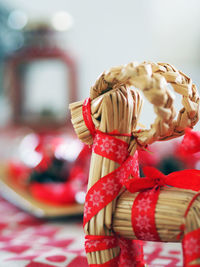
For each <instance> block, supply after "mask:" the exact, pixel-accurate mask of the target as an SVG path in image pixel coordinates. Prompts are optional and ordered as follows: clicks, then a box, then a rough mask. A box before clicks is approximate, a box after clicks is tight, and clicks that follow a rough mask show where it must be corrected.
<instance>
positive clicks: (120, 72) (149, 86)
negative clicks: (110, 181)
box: [90, 62, 199, 151]
mask: <svg viewBox="0 0 200 267" xmlns="http://www.w3.org/2000/svg"><path fill="white" fill-rule="evenodd" d="M168 83H169V84H171V86H172V87H173V89H174V91H175V92H177V93H178V94H180V95H182V105H183V108H182V109H181V110H180V111H179V114H178V117H177V119H175V116H176V112H175V108H174V105H173V102H174V101H173V96H172V94H171V92H170V91H169V89H168V87H167V85H168ZM121 85H126V86H134V87H136V88H138V89H140V90H141V91H142V92H143V94H144V96H145V97H146V98H147V100H148V101H149V102H150V103H151V104H153V106H154V111H155V113H156V115H157V117H156V119H155V121H154V123H153V124H152V125H151V127H150V129H148V130H142V131H140V132H134V133H133V135H134V137H135V138H136V140H137V144H136V142H135V141H133V144H132V145H131V146H130V147H131V148H130V150H134V151H135V149H136V146H137V145H139V146H145V145H147V144H151V143H153V142H155V141H159V140H168V139H172V138H175V137H178V136H181V135H183V134H184V130H185V128H187V127H190V128H192V127H193V126H194V125H195V124H196V123H197V122H198V120H199V95H198V92H197V89H196V86H195V85H194V84H193V83H192V81H191V79H190V78H189V77H187V76H186V75H185V74H183V73H182V72H181V71H178V70H177V69H176V68H175V67H173V66H172V65H170V64H166V63H153V62H143V63H141V64H137V63H135V62H132V63H129V64H128V65H125V66H119V67H115V68H111V69H110V70H109V71H107V72H104V73H103V74H102V75H101V76H100V77H99V79H98V80H97V81H96V83H95V85H94V86H93V87H92V88H91V90H90V98H91V99H95V98H96V97H98V96H99V95H102V94H104V93H105V92H107V91H109V90H111V89H113V88H116V87H119V86H121Z"/></svg>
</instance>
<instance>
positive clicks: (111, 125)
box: [70, 62, 199, 263]
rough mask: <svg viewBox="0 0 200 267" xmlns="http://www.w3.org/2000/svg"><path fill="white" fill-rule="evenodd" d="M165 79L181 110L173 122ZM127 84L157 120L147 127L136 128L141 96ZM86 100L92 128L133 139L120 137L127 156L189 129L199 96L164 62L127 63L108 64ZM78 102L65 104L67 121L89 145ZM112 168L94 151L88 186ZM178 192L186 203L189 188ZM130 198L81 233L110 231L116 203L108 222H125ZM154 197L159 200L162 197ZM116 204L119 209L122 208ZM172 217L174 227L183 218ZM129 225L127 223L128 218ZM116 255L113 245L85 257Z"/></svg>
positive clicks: (167, 203) (195, 118) (101, 260)
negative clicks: (126, 145) (69, 119)
mask: <svg viewBox="0 0 200 267" xmlns="http://www.w3.org/2000/svg"><path fill="white" fill-rule="evenodd" d="M167 83H170V84H171V85H172V87H173V88H174V90H175V91H176V92H177V93H179V94H181V95H182V104H183V108H182V109H181V110H180V111H179V114H178V117H177V120H175V119H174V118H175V109H174V106H173V97H172V95H171V93H170V91H169V90H168V88H167ZM131 85H133V86H134V87H136V88H139V89H140V90H142V92H143V93H144V95H145V97H146V98H147V99H148V100H149V102H150V103H152V104H153V105H154V110H155V113H156V114H157V118H156V120H155V122H154V124H152V125H151V128H150V129H149V130H142V131H140V132H136V131H135V128H136V124H137V120H138V117H139V113H140V110H141V104H142V99H141V97H140V94H139V93H138V92H137V91H136V90H133V89H128V88H127V87H129V86H131ZM131 95H132V99H131ZM90 98H91V100H92V102H91V113H92V119H93V122H94V124H95V126H96V128H98V129H99V130H101V131H104V132H109V131H113V130H114V129H117V130H119V131H120V132H121V133H124V132H130V131H131V132H132V134H133V136H134V138H132V139H131V140H130V138H128V137H120V138H121V139H123V140H125V141H128V142H129V143H130V146H129V150H130V152H131V154H134V152H135V150H136V149H137V147H138V146H145V145H147V144H151V143H152V142H155V141H157V140H167V139H171V138H175V137H178V136H180V135H182V134H184V129H185V128H186V127H193V126H194V125H195V124H196V123H197V121H198V119H199V97H198V93H197V89H196V86H195V85H194V84H192V81H191V80H190V78H188V77H187V76H186V75H184V74H183V73H182V72H180V71H178V70H176V69H175V68H174V67H172V66H171V65H169V64H163V63H158V64H156V63H151V62H144V63H142V64H139V65H138V64H136V63H130V64H128V65H126V66H120V67H117V68H112V69H111V70H109V71H108V72H105V73H103V74H102V75H101V76H100V78H99V79H98V80H97V81H96V83H95V85H94V86H93V87H92V88H91V91H90ZM131 101H132V102H131ZM111 104H113V105H111ZM82 105H83V101H80V102H76V103H72V104H71V105H70V109H71V114H72V123H73V125H74V128H75V131H76V133H77V135H78V137H79V138H80V139H81V140H82V141H83V142H85V143H86V144H92V143H93V139H92V136H91V135H90V132H89V131H88V129H87V127H86V125H85V123H84V120H83V116H82ZM117 167H118V164H117V163H115V162H113V161H111V160H108V159H106V158H102V157H101V156H99V155H96V154H94V153H93V154H92V158H91V168H90V175H89V183H88V189H89V188H90V187H91V186H92V185H93V184H94V183H96V182H97V181H98V180H99V179H100V178H101V177H102V176H104V175H106V174H108V173H109V172H111V171H112V170H114V169H116V168H117ZM177 191H181V190H177ZM182 191H183V190H182ZM182 191H181V192H182ZM181 192H180V193H178V192H176V194H175V199H176V197H178V198H180V199H181V203H182V204H183V203H186V202H185V200H186V199H187V201H188V192H187V193H184V194H182V193H181ZM161 196H162V194H161ZM170 197H171V193H170V192H168V191H166V192H165V197H164V198H163V199H164V200H163V204H162V205H160V209H159V210H158V214H157V216H158V217H159V216H160V210H163V207H166V206H168V208H167V209H169V210H170V209H171V206H170V205H171V202H170V201H168V200H169V199H170ZM126 198H127V199H126ZM134 198H135V194H130V193H128V192H126V193H124V194H123V195H122V196H120V197H119V199H118V202H117V203H116V200H114V201H113V202H112V203H110V204H109V205H107V206H106V207H105V208H104V209H103V210H101V211H100V212H99V213H98V214H97V215H96V216H95V217H93V218H92V219H91V220H90V222H88V224H86V226H85V232H86V233H87V234H88V233H89V234H94V235H99V234H101V235H105V234H107V235H112V213H115V207H116V205H117V209H116V213H115V217H114V222H113V223H114V229H115V228H116V227H117V226H118V225H121V223H124V220H122V221H120V220H121V218H122V217H124V216H126V219H127V220H129V219H128V218H129V217H128V216H129V213H130V206H132V203H133V201H134ZM123 199H125V202H123ZM159 201H161V198H160V199H159ZM161 202H162V201H161ZM121 203H123V204H122V206H120V205H121ZM179 204H180V203H179V202H178V201H176V202H173V205H174V207H175V210H176V208H178V209H179V208H180V205H179ZM120 207H122V208H123V211H122V209H120ZM127 207H128V208H127ZM158 207H159V205H158ZM164 210H165V209H164ZM156 212H157V210H156ZM175 217H176V216H175ZM177 217H178V219H177V222H176V223H177V225H179V222H180V221H181V222H182V220H183V216H182V215H179V214H178V213H177ZM159 218H160V217H159ZM161 218H162V214H161ZM163 219H164V224H165V226H167V227H166V228H165V230H164V234H163V235H164V236H163V235H161V239H162V240H165V239H167V238H168V232H169V230H168V224H167V223H168V221H169V226H170V218H169V220H167V219H166V216H164V218H163ZM163 219H162V220H163ZM175 220H176V219H175ZM157 223H158V224H157ZM128 224H129V226H130V222H128ZM156 224H157V226H158V225H159V224H160V223H159V221H158V220H157V219H156ZM158 227H159V226H158ZM173 227H175V225H174V226H172V228H173ZM122 228H123V226H122ZM161 228H163V222H162V223H161ZM169 228H170V227H169ZM178 230H179V227H175V230H174V231H175V232H176V231H178ZM129 231H130V232H129V234H130V235H129V234H128V236H129V237H130V238H132V237H134V233H133V231H132V229H131V228H130V229H129ZM159 233H160V232H159ZM122 235H125V236H127V234H123V233H122ZM128 236H127V237H128ZM165 237H166V238H165ZM170 238H171V237H170ZM172 239H173V238H172ZM118 253H119V249H118V248H115V249H110V250H105V251H97V252H92V253H88V255H87V257H88V261H89V263H104V262H106V261H108V260H109V259H112V258H113V257H115V255H116V254H118Z"/></svg>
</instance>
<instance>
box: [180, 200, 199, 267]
mask: <svg viewBox="0 0 200 267" xmlns="http://www.w3.org/2000/svg"><path fill="white" fill-rule="evenodd" d="M182 248H183V256H184V267H189V266H190V267H192V266H194V267H197V266H199V267H200V197H198V198H197V199H196V200H195V201H194V203H193V205H192V206H191V208H190V211H189V213H188V215H187V217H186V221H185V230H184V237H183V239H182Z"/></svg>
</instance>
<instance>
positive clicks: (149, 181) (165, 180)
mask: <svg viewBox="0 0 200 267" xmlns="http://www.w3.org/2000/svg"><path fill="white" fill-rule="evenodd" d="M143 172H144V174H145V175H146V177H144V178H134V179H130V180H128V181H126V182H125V186H126V188H127V189H128V191H130V192H131V193H135V192H140V191H142V190H145V189H150V188H153V187H161V186H173V187H177V188H181V189H190V190H194V191H199V190H200V171H199V170H183V171H177V172H172V173H170V174H168V175H164V174H163V173H161V172H160V171H159V170H157V169H156V168H154V167H144V168H143Z"/></svg>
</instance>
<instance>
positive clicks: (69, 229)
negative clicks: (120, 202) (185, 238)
mask: <svg viewBox="0 0 200 267" xmlns="http://www.w3.org/2000/svg"><path fill="white" fill-rule="evenodd" d="M144 253H145V260H146V262H147V263H148V266H152V267H164V266H168V267H175V266H182V255H181V246H180V244H177V243H175V244H172V243H168V244H163V243H158V242H157V243H156V242H144ZM52 266H54V267H55V266H57V267H80V266H81V267H86V266H88V265H87V260H86V257H85V252H84V234H83V229H82V222H81V221H78V222H77V220H76V222H75V221H72V220H70V221H69V220H68V219H63V220H57V221H46V220H39V219H37V218H34V217H33V216H31V215H29V214H27V213H25V212H24V211H21V210H19V209H18V208H16V207H15V206H13V205H12V204H10V203H8V202H7V201H5V200H4V199H2V198H0V267H52Z"/></svg>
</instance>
